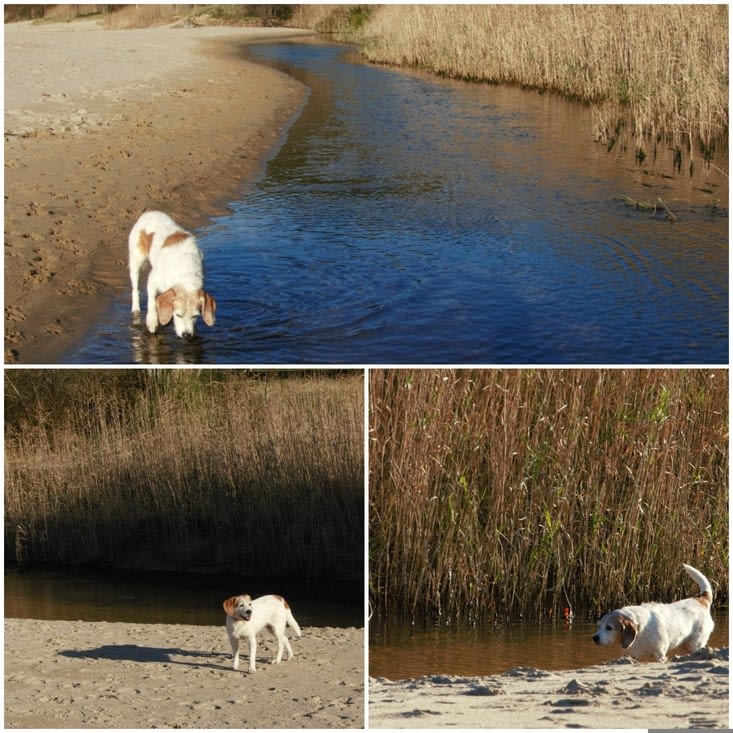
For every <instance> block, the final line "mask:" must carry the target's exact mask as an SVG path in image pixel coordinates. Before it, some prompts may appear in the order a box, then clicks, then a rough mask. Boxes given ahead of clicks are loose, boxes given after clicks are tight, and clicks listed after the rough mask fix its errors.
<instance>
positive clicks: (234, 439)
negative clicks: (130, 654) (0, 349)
mask: <svg viewBox="0 0 733 733" xmlns="http://www.w3.org/2000/svg"><path fill="white" fill-rule="evenodd" d="M5 381H6V427H5V430H6V436H5V437H6V450H5V556H6V559H7V560H9V561H14V562H16V563H18V564H21V565H22V564H37V563H49V564H60V565H69V564H75V563H94V564H99V563H110V564H124V562H125V560H128V561H132V562H135V561H139V560H140V559H142V560H145V558H153V559H154V560H155V561H156V562H158V563H163V562H167V563H170V564H171V565H172V566H173V567H181V568H185V567H186V566H187V564H188V566H190V565H191V564H194V565H201V566H206V565H210V566H213V567H216V568H217V569H220V570H236V571H238V572H242V573H255V574H268V573H277V574H299V575H301V576H305V577H319V576H322V575H325V574H328V575H332V576H336V577H344V576H349V577H358V576H359V575H360V574H361V571H362V567H363V543H362V542H361V541H360V537H363V531H364V529H363V525H364V517H363V514H364V511H363V494H364V492H363V483H364V482H363V382H362V374H361V372H359V373H358V374H357V373H353V372H352V373H349V374H347V375H346V376H332V375H329V374H327V373H318V372H316V373H313V374H310V375H309V376H298V375H297V374H291V375H290V376H288V377H287V378H283V377H278V376H276V375H269V376H267V377H266V378H265V377H259V378H258V377H256V376H249V375H247V374H246V373H243V372H237V371H230V372H219V371H208V370H206V371H201V372H200V371H198V370H196V371H192V370H177V371H176V370H173V371H163V370H161V371H155V370H149V371H143V370H128V371H116V370H112V371H83V370H70V371H56V370H48V371H36V370H23V371H6V375H5ZM143 564H144V563H143Z"/></svg>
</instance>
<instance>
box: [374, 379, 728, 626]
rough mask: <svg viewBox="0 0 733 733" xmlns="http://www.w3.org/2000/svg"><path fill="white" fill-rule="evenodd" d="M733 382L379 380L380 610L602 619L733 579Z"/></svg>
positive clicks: (451, 616) (723, 589) (721, 589)
mask: <svg viewBox="0 0 733 733" xmlns="http://www.w3.org/2000/svg"><path fill="white" fill-rule="evenodd" d="M727 405H728V378H727V373H726V372H725V370H511V369H505V370H470V371H469V370H437V371H436V370H386V371H383V370H375V371H373V372H372V373H371V377H370V460H369V464H370V467H369V473H370V494H369V502H370V556H371V557H370V560H371V563H370V587H371V602H372V606H373V608H374V609H375V610H376V611H377V612H378V613H382V614H387V613H390V612H395V613H398V614H404V615H406V616H407V617H409V618H410V619H411V620H413V621H417V620H421V619H433V618H436V617H437V618H440V619H441V620H444V621H447V620H455V619H457V618H463V619H468V620H470V621H472V622H477V621H480V620H482V619H486V618H487V617H488V618H495V617H504V616H518V615H525V616H528V615H530V616H531V615H535V616H536V615H539V614H542V613H546V612H548V611H549V610H551V609H554V611H555V612H560V611H561V610H562V608H563V607H566V606H573V607H575V608H578V609H580V608H583V607H584V608H586V609H587V610H588V611H589V612H592V613H594V614H595V613H596V612H597V611H599V610H602V609H606V608H608V607H610V606H615V605H618V604H621V603H623V602H626V601H630V600H637V601H638V600H640V599H649V598H652V597H655V596H656V597H660V598H664V597H668V598H676V597H680V595H684V594H685V593H686V592H689V591H690V589H689V588H687V589H685V588H684V587H682V584H683V583H684V575H683V574H682V573H680V568H681V564H682V563H683V562H688V563H691V564H693V565H695V566H697V567H699V568H701V569H703V571H704V572H705V573H706V574H708V576H709V577H711V578H712V579H714V582H715V584H716V590H717V592H718V598H719V602H720V601H721V600H723V599H724V598H725V595H726V594H727V578H728V519H727V517H728V440H727V434H728V427H727V426H728V412H727Z"/></svg>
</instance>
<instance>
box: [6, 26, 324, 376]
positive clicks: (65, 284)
mask: <svg viewBox="0 0 733 733" xmlns="http://www.w3.org/2000/svg"><path fill="white" fill-rule="evenodd" d="M4 33H5V39H4V40H5V258H4V264H5V278H4V288H5V362H6V363H23V364H28V363H37V364H49V363H58V362H59V361H60V360H61V359H62V356H63V354H64V353H65V352H67V351H68V350H69V349H70V348H71V346H72V345H73V344H74V342H75V341H76V340H78V339H79V338H81V337H82V336H83V335H84V333H85V332H86V331H87V330H88V329H89V328H90V327H91V325H92V323H93V322H94V320H95V317H96V316H98V314H99V313H100V312H101V311H102V310H103V309H104V308H106V307H108V306H109V304H110V303H111V302H113V300H114V301H115V302H116V301H117V300H118V299H120V298H127V299H129V297H130V294H129V284H128V275H127V252H126V250H127V235H128V233H129V230H130V228H131V227H132V224H133V223H134V221H135V220H136V219H137V217H138V216H139V215H140V214H141V213H142V212H143V211H144V210H146V209H150V208H160V209H163V210H164V211H166V212H167V213H169V214H171V215H172V216H173V217H174V218H175V219H176V220H178V221H179V222H180V223H181V224H182V225H183V226H185V227H187V228H189V229H192V228H195V227H197V226H201V225H202V224H204V223H206V222H207V221H208V219H209V218H210V217H212V216H214V215H216V214H221V213H224V212H225V210H226V209H225V205H226V202H227V201H232V200H234V199H236V198H238V197H241V195H243V193H244V191H245V188H246V186H247V184H248V183H251V182H252V181H253V180H256V178H257V177H258V175H259V174H260V172H261V170H262V165H263V162H264V161H265V160H266V159H267V157H268V156H269V155H271V154H272V152H273V150H274V149H276V147H277V145H278V143H279V142H280V141H281V139H282V135H283V131H284V130H285V129H286V128H287V125H288V123H289V122H290V121H291V120H292V119H293V117H294V115H295V114H297V112H298V110H299V109H300V108H301V107H302V105H303V103H304V101H305V99H306V98H307V95H308V90H307V89H306V88H305V87H304V86H303V85H302V84H300V83H299V82H297V81H296V80H294V79H292V78H290V77H289V76H287V75H285V74H283V73H281V72H279V71H277V70H274V69H270V68H266V67H264V66H261V65H258V64H254V63H250V62H248V61H246V60H245V59H244V58H243V52H242V47H243V46H244V45H246V44H248V43H255V42H259V41H268V40H284V39H289V38H293V37H300V36H303V35H308V34H310V32H309V31H298V30H293V29H284V28H231V27H172V26H165V27H157V28H148V29H143V30H104V29H103V28H102V27H101V26H100V25H99V24H98V23H97V22H95V21H89V20H82V21H74V22H71V23H54V24H49V23H46V24H33V23H30V22H22V23H9V24H6V25H5V27H4Z"/></svg>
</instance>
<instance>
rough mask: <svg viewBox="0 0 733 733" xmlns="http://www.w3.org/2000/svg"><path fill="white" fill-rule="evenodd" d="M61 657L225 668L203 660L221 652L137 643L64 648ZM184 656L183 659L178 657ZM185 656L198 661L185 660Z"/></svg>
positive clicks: (219, 656)
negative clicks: (89, 647)
mask: <svg viewBox="0 0 733 733" xmlns="http://www.w3.org/2000/svg"><path fill="white" fill-rule="evenodd" d="M59 655H60V656H62V657H69V658H71V659H111V660H113V661H117V662H153V663H157V664H183V665H185V666H188V667H207V668H210V669H227V665H226V663H225V662H223V661H222V663H220V664H214V663H212V662H208V663H207V662H205V661H204V660H206V659H222V658H223V657H224V655H223V654H221V653H217V652H198V651H189V650H187V649H180V648H170V649H164V648H160V647H153V646H138V645H137V644H105V645H104V646H98V647H96V648H94V649H65V650H63V651H60V652H59ZM180 657H184V659H180ZM185 658H191V659H192V660H200V661H186V659H185Z"/></svg>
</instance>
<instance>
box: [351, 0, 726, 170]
mask: <svg viewBox="0 0 733 733" xmlns="http://www.w3.org/2000/svg"><path fill="white" fill-rule="evenodd" d="M361 37H362V39H363V41H364V52H365V54H366V55H367V57H368V58H369V59H370V60H372V61H375V62H379V63H387V64H396V65H408V66H414V67H420V68H427V69H430V70H432V71H434V72H436V73H438V74H442V75H445V76H448V77H455V78H460V79H468V80H475V81H485V82H490V83H497V84H517V85H521V86H524V87H528V88H533V89H539V90H545V91H552V92H558V93H560V94H563V95H565V96H568V97H571V98H574V99H578V100H581V101H584V102H587V103H590V104H592V105H593V106H594V107H595V109H596V111H597V130H596V132H597V134H599V135H600V136H602V137H603V138H604V140H605V142H606V143H607V144H608V145H609V146H613V145H614V144H615V143H616V142H617V141H618V139H619V137H620V136H621V135H623V133H624V130H627V131H629V132H630V133H631V134H632V135H633V142H632V144H633V145H634V146H635V147H637V148H639V149H644V148H646V146H647V144H649V143H651V144H652V145H654V144H657V143H660V142H664V143H665V144H667V143H669V144H671V145H673V146H674V147H675V148H676V149H677V150H679V151H683V150H686V151H689V152H697V151H698V150H701V151H702V153H703V154H704V155H705V156H706V157H710V156H711V155H712V153H713V151H714V150H715V148H716V146H717V147H718V148H719V152H725V151H727V135H728V9H727V6H725V5H384V6H379V8H378V9H376V10H375V12H373V13H372V14H371V16H370V18H369V19H368V21H367V22H366V23H365V24H364V26H363V28H362V32H361Z"/></svg>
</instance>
